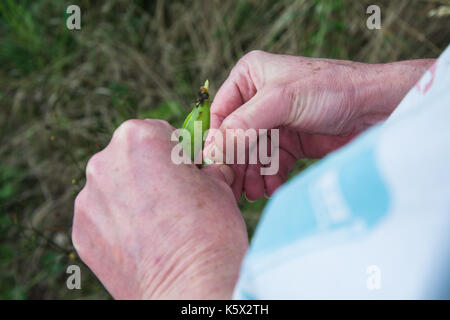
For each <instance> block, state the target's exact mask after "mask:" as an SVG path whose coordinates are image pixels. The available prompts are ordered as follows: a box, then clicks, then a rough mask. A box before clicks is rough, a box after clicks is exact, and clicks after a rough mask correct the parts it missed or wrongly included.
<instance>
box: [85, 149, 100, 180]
mask: <svg viewBox="0 0 450 320" xmlns="http://www.w3.org/2000/svg"><path fill="white" fill-rule="evenodd" d="M100 166H101V160H100V153H96V154H94V155H93V156H92V157H91V158H90V159H89V161H88V163H87V165H86V177H87V178H88V179H89V178H94V177H95V176H96V175H97V173H98V172H99V171H100Z"/></svg>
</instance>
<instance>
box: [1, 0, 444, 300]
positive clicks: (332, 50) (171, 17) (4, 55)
mask: <svg viewBox="0 0 450 320" xmlns="http://www.w3.org/2000/svg"><path fill="white" fill-rule="evenodd" d="M70 4H77V5H79V6H80V7H81V17H82V18H81V26H82V29H81V30H80V31H69V30H68V29H67V28H66V24H65V18H66V16H67V15H66V13H65V10H66V8H67V6H68V5H70ZM370 4H377V5H379V6H380V7H381V18H382V29H381V30H368V29H367V28H366V19H367V17H368V15H367V14H366V8H367V6H368V5H370ZM449 8H450V2H449V1H444V0H442V1H435V0H428V1H419V0H417V1H356V0H355V1H350V0H342V1H341V0H335V1H332V0H324V1H312V0H309V1H308V0H305V1H284V0H282V1H267V0H258V1H256V0H237V1H223V0H222V1H218V0H209V1H170V2H169V1H126V0H111V1H88V0H84V1H70V2H67V1H54V0H53V1H52V0H29V1H27V0H21V1H19V0H1V2H0V141H1V143H0V298H1V299H27V298H30V299H54V298H58V299H75V298H86V299H104V298H109V295H108V293H107V292H106V291H105V290H104V289H103V287H102V286H101V284H100V283H99V282H98V281H97V280H96V279H95V277H94V276H93V275H92V274H91V273H90V271H89V269H87V268H86V267H84V266H83V267H82V290H72V291H71V290H68V289H67V288H66V278H67V275H66V273H65V270H66V268H67V266H68V265H70V264H78V265H80V266H82V265H83V264H82V262H81V261H80V260H79V259H78V257H77V256H76V253H75V252H74V250H73V247H72V244H71V240H70V234H71V224H72V214H73V200H74V197H75V195H76V194H77V193H78V191H79V190H80V189H81V188H82V187H83V185H84V168H85V165H86V162H87V160H88V159H89V157H90V156H92V155H93V154H94V153H95V152H97V151H99V150H101V149H102V148H103V147H104V146H105V145H106V144H107V143H108V141H109V139H110V137H111V134H112V132H113V131H114V129H115V128H116V127H117V126H118V125H119V124H120V123H121V122H122V121H124V120H126V119H129V118H160V119H165V120H167V121H169V122H170V123H172V124H173V125H174V126H177V127H179V126H180V124H181V123H182V120H183V118H184V116H185V115H186V112H187V111H188V110H189V109H190V108H191V105H192V102H193V101H194V100H195V95H196V92H197V89H198V86H199V85H200V84H202V82H203V81H204V79H206V78H208V79H209V80H210V82H211V84H212V92H213V94H214V92H216V91H217V89H218V87H219V86H220V84H221V83H222V82H223V81H224V80H225V79H226V76H227V74H228V72H229V71H230V69H231V68H232V66H233V65H234V64H235V63H236V61H237V60H238V59H239V57H241V56H242V55H244V54H245V53H246V52H248V51H250V50H253V49H260V50H266V51H270V52H273V53H285V54H293V55H304V56H310V57H327V58H339V59H352V60H359V61H365V62H388V61H395V60H400V59H413V58H430V57H437V56H438V55H439V54H440V53H441V52H442V51H443V49H445V47H446V46H447V45H448V43H449V39H450V19H449V15H448V12H449ZM310 163H311V160H303V161H299V163H298V166H297V169H296V171H295V172H296V173H297V172H299V171H301V170H302V169H303V168H304V167H306V166H308V165H309V164H310ZM264 205H265V200H261V201H257V202H255V203H249V202H246V201H245V200H241V202H240V206H241V208H242V212H243V215H244V217H245V219H246V221H247V223H248V228H249V232H250V234H251V233H252V232H253V229H254V227H255V225H256V223H257V221H258V218H259V215H260V213H261V210H262V209H263V208H264Z"/></svg>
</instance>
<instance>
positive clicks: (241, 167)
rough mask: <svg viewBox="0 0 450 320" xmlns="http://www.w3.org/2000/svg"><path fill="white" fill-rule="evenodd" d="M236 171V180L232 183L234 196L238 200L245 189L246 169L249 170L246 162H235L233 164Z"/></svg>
mask: <svg viewBox="0 0 450 320" xmlns="http://www.w3.org/2000/svg"><path fill="white" fill-rule="evenodd" d="M231 167H232V168H233V171H234V182H233V184H232V185H231V188H232V189H233V193H234V197H235V198H236V201H239V200H240V199H241V196H242V191H243V189H244V180H245V171H246V170H247V165H246V164H233V165H232V166H231Z"/></svg>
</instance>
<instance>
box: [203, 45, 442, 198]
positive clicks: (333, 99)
mask: <svg viewBox="0 0 450 320" xmlns="http://www.w3.org/2000/svg"><path fill="white" fill-rule="evenodd" d="M432 62H433V60H413V61H404V62H398V63H391V64H364V63H358V62H352V61H342V60H330V59H314V58H305V57H296V56H288V55H276V54H270V53H266V52H263V51H252V52H250V53H248V54H247V55H245V56H244V57H243V58H241V59H240V60H239V62H238V63H237V64H236V66H235V67H234V68H233V69H232V71H231V73H230V75H229V77H228V79H227V80H226V81H225V82H224V83H223V85H222V86H221V88H220V89H219V91H218V92H217V94H216V96H215V98H214V101H213V103H212V106H211V128H212V129H219V130H221V131H222V134H223V136H224V137H225V130H226V129H243V130H244V131H245V130H247V129H256V130H258V129H272V128H279V129H280V148H279V151H280V153H279V154H280V166H279V171H278V173H277V174H276V175H268V176H261V175H260V170H259V169H260V165H258V164H256V165H236V164H235V165H233V169H234V170H235V175H236V179H235V182H234V184H233V192H234V194H235V196H236V198H239V197H240V195H241V193H242V191H245V195H246V197H247V198H248V199H249V200H256V199H259V198H261V197H262V196H263V195H264V194H266V195H268V196H270V195H272V194H273V192H274V191H275V190H276V189H277V188H278V187H279V186H280V185H281V184H282V183H284V181H285V180H286V178H287V175H288V173H289V171H290V170H291V169H292V167H293V166H294V164H295V162H296V160H297V159H299V158H302V157H307V158H320V157H323V156H324V155H326V154H327V153H329V152H331V151H333V150H335V149H337V148H339V147H341V146H342V145H344V144H346V143H347V142H348V141H350V140H351V139H352V138H353V137H355V136H356V135H357V134H359V133H360V132H361V131H363V130H364V129H366V128H367V127H369V126H371V125H372V124H374V123H376V122H378V121H380V120H383V119H385V118H386V117H387V116H389V115H390V113H391V112H392V111H393V110H394V108H395V107H396V106H397V104H398V103H399V102H400V100H401V99H402V98H403V96H404V95H405V94H406V92H407V91H408V89H409V88H410V87H412V86H413V84H414V83H415V82H416V81H417V80H418V78H419V77H420V75H421V74H422V73H423V72H424V71H425V70H426V68H427V67H428V66H429V65H430V64H431V63H432ZM223 145H225V144H223ZM223 145H222V144H220V145H216V144H214V138H213V136H209V137H208V139H207V142H206V148H205V151H204V155H211V149H212V148H214V149H215V150H216V151H215V152H214V153H215V154H216V155H217V154H218V153H217V152H219V153H226V150H225V148H224V147H223ZM214 153H213V154H214ZM219 158H222V159H224V157H223V156H222V157H219ZM213 160H214V159H213Z"/></svg>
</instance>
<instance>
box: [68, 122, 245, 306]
mask: <svg viewBox="0 0 450 320" xmlns="http://www.w3.org/2000/svg"><path fill="white" fill-rule="evenodd" d="M172 130H173V128H172V127H171V126H170V125H169V124H167V123H166V122H163V121H159V120H129V121H126V122H125V123H123V124H122V125H121V126H120V127H119V128H118V129H117V130H116V132H115V133H114V136H113V138H112V140H111V142H110V143H109V145H108V146H107V147H106V148H105V149H104V150H103V151H101V152H100V153H98V154H96V155H94V156H93V157H92V158H91V159H90V161H89V163H88V166H87V169H86V175H87V182H86V186H85V187H84V188H83V190H82V191H81V192H80V194H79V195H78V197H77V198H76V201H75V216H74V223H73V233H72V239H73V243H74V246H75V248H76V250H77V252H78V254H79V255H80V257H81V259H82V260H83V261H84V262H85V263H86V264H87V265H88V266H89V268H90V269H91V270H92V271H93V272H94V273H95V274H96V276H97V277H98V278H99V279H100V281H101V282H102V283H103V284H104V286H105V287H106V288H107V290H108V291H109V292H110V293H111V294H112V296H113V297H115V298H125V299H129V298H133V299H139V298H165V299H173V298H175V299H177V298H186V299H198V298H211V299H214V298H215V299H222V298H231V294H232V290H233V288H234V284H235V281H236V280H237V276H238V272H239V267H240V263H241V259H242V257H243V255H244V253H245V251H246V250H247V247H248V240H247V232H246V228H245V223H244V221H243V219H242V216H241V214H240V211H239V209H238V207H237V205H236V201H235V200H234V198H233V194H232V191H231V189H230V187H229V184H231V182H232V181H233V170H231V169H230V168H229V167H227V166H225V165H222V166H216V165H211V166H208V167H206V168H204V169H203V170H199V169H198V168H197V167H196V166H194V165H175V164H173V162H172V161H171V157H170V155H171V150H172V147H173V145H174V144H175V143H174V142H171V141H170V135H171V132H172Z"/></svg>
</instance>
